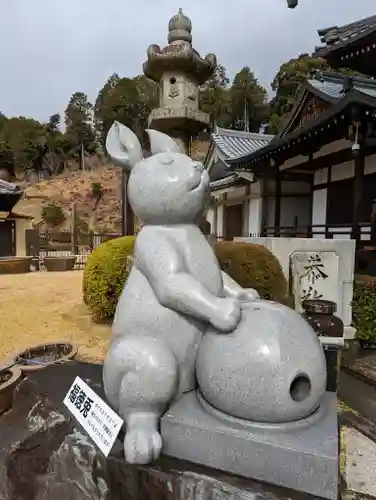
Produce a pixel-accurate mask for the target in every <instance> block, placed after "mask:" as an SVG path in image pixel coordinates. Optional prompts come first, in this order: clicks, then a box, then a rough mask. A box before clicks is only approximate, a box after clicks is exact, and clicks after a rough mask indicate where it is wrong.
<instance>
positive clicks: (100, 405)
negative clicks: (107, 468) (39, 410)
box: [64, 377, 123, 457]
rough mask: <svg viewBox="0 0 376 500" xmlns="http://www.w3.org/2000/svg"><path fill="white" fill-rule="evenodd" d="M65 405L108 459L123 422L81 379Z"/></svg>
mask: <svg viewBox="0 0 376 500" xmlns="http://www.w3.org/2000/svg"><path fill="white" fill-rule="evenodd" d="M64 404H65V406H66V407H67V408H68V410H69V411H70V412H71V413H72V415H73V416H74V417H75V418H76V420H77V421H78V422H79V423H80V424H81V425H82V427H83V428H84V429H85V431H86V432H87V433H88V435H89V436H90V437H91V439H92V440H93V441H94V443H95V444H96V445H97V446H98V448H99V449H100V450H101V452H102V453H103V454H104V455H105V456H106V457H107V456H108V455H109V453H110V451H111V448H112V447H113V445H114V442H115V440H116V438H117V436H118V434H119V431H120V429H121V427H122V425H123V420H122V419H121V418H120V417H119V416H118V415H116V413H115V412H114V411H113V410H112V409H111V408H110V407H109V406H108V404H107V403H105V402H104V401H103V399H101V398H100V397H99V396H98V395H97V394H96V393H95V392H94V391H93V390H92V389H91V388H90V387H89V386H88V385H87V384H86V383H85V382H84V381H83V380H82V379H81V378H80V377H76V378H75V380H74V382H73V384H72V386H71V388H70V389H69V391H68V393H67V395H66V396H65V399H64Z"/></svg>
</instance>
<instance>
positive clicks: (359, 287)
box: [352, 280, 376, 342]
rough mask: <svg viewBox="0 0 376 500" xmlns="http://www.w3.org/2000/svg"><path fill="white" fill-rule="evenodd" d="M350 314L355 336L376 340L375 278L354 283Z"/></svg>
mask: <svg viewBox="0 0 376 500" xmlns="http://www.w3.org/2000/svg"><path fill="white" fill-rule="evenodd" d="M352 315H353V325H354V326H355V328H356V337H357V338H358V339H360V340H367V341H372V342H376V280H372V281H363V282H355V283H354V297H353V302H352Z"/></svg>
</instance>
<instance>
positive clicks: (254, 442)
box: [161, 392, 339, 500]
mask: <svg viewBox="0 0 376 500" xmlns="http://www.w3.org/2000/svg"><path fill="white" fill-rule="evenodd" d="M336 402H337V397H336V394H334V393H329V392H328V393H326V394H325V397H324V399H323V403H322V405H321V407H320V409H319V410H318V411H317V412H316V413H315V414H313V415H311V416H310V417H309V418H307V419H304V420H302V421H299V422H292V423H288V424H278V425H277V424H263V423H250V422H246V421H243V420H239V419H234V418H230V417H228V416H226V415H224V414H223V413H221V412H219V411H217V410H216V409H214V408H213V407H211V406H209V405H208V404H207V403H206V402H205V401H204V400H203V398H202V397H201V396H200V394H197V393H196V392H191V393H189V394H186V395H185V396H184V397H183V398H182V399H181V400H180V401H179V402H178V403H176V404H175V405H174V406H173V407H172V408H171V409H170V410H169V411H168V413H166V414H165V416H164V417H163V418H162V421H161V431H162V436H163V443H164V454H166V455H170V456H173V457H176V458H180V459H183V460H188V461H190V462H194V463H198V464H203V465H207V466H209V467H212V468H215V469H219V470H222V471H226V472H230V473H233V474H237V475H240V476H244V477H247V478H250V479H255V480H260V481H263V482H267V483H270V484H274V485H278V486H284V487H286V488H291V489H293V490H295V491H301V492H304V493H309V494H312V495H315V496H316V495H317V496H319V497H322V498H327V499H331V500H337V498H338V474H339V458H338V451H339V446H338V442H339V441H338V440H339V435H338V421H337V409H336Z"/></svg>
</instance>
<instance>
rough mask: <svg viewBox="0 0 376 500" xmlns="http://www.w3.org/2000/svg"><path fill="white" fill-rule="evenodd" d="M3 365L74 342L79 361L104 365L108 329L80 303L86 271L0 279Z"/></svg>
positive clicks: (0, 334)
mask: <svg viewBox="0 0 376 500" xmlns="http://www.w3.org/2000/svg"><path fill="white" fill-rule="evenodd" d="M0 318H1V320H0V325H1V327H0V360H1V361H4V360H6V358H8V357H9V356H10V355H12V354H14V353H15V352H19V351H20V350H23V349H25V348H26V347H30V346H32V345H35V344H38V343H40V342H49V341H52V342H54V341H57V340H60V341H64V340H67V341H74V342H75V343H77V344H78V345H79V347H80V349H79V356H78V357H79V358H81V359H85V360H87V361H102V360H103V359H104V356H105V353H106V351H107V348H108V341H109V338H110V328H109V327H108V326H105V325H96V324H93V323H92V321H91V318H90V315H89V314H88V311H87V308H86V306H85V305H84V304H83V302H82V271H68V272H61V273H58V272H56V273H52V272H51V273H48V272H35V273H28V274H11V275H0Z"/></svg>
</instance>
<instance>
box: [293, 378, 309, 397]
mask: <svg viewBox="0 0 376 500" xmlns="http://www.w3.org/2000/svg"><path fill="white" fill-rule="evenodd" d="M310 394H311V382H310V380H309V378H308V377H307V376H305V375H299V376H298V377H296V378H294V380H293V381H292V383H291V385H290V396H291V399H293V400H294V401H298V402H299V401H304V400H305V399H307V398H308V397H309V395H310Z"/></svg>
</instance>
